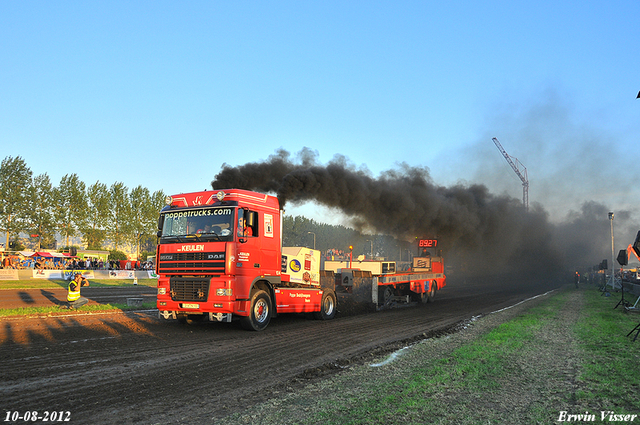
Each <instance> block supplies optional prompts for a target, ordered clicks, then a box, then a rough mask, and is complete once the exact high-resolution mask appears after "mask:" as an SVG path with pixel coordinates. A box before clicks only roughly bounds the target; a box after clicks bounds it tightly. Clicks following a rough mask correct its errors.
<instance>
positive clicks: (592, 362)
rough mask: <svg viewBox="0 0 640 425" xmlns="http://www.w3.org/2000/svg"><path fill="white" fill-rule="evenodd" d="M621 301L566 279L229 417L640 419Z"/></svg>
mask: <svg viewBox="0 0 640 425" xmlns="http://www.w3.org/2000/svg"><path fill="white" fill-rule="evenodd" d="M618 300H619V294H613V295H612V296H611V297H604V296H601V293H600V292H599V291H597V289H595V288H594V287H590V288H580V289H579V290H575V289H574V288H566V289H563V290H561V291H558V292H556V293H554V294H553V295H552V296H550V297H547V298H545V299H544V300H542V301H540V302H537V303H531V304H532V305H531V306H529V307H526V308H524V309H523V310H522V311H521V312H519V313H518V314H517V315H515V316H513V315H514V314H515V313H514V312H510V311H506V312H504V313H497V314H492V315H488V316H485V317H482V318H480V319H478V320H476V321H473V322H471V323H470V324H469V326H468V327H467V329H464V330H462V331H461V332H458V333H456V334H454V335H451V336H448V337H442V338H439V339H433V340H427V341H423V342H421V343H418V344H416V345H414V346H411V347H407V348H406V349H404V350H402V352H399V353H396V357H395V360H393V361H389V360H390V359H380V361H379V362H376V363H375V364H368V365H360V366H354V367H351V368H350V369H348V370H345V371H344V372H342V373H340V374H338V375H336V376H334V377H332V378H329V379H325V380H323V381H320V382H317V383H314V384H310V385H307V386H306V387H304V388H301V389H298V390H296V391H289V392H286V393H285V394H282V395H281V396H280V397H276V398H273V399H271V400H269V401H267V402H265V403H263V404H261V405H259V406H258V407H256V408H251V409H250V410H249V411H247V412H246V413H244V414H238V415H233V416H231V417H229V418H227V419H225V420H224V421H223V423H229V424H231V423H234V424H237V423H263V424H317V423H322V424H336V425H338V424H341V425H342V424H425V423H433V424H453V423H455V424H504V423H517V424H551V423H563V422H574V423H575V422H577V423H609V422H610V420H611V419H619V421H617V423H623V422H624V421H625V420H626V421H627V422H633V421H635V422H636V423H638V422H640V419H638V417H637V416H636V417H635V418H634V417H633V415H638V414H640V397H638V393H639V390H640V369H639V368H638V365H639V364H640V363H639V360H640V354H639V353H640V340H639V341H636V342H633V340H632V337H627V336H626V335H627V333H629V331H631V330H632V329H633V328H634V327H635V326H636V325H637V324H638V322H639V321H640V316H639V315H637V314H636V313H626V312H624V310H623V309H621V308H620V307H618V308H617V309H615V310H614V308H613V307H614V306H615V305H616V303H617V302H618ZM634 301H635V299H634ZM509 314H511V315H512V316H513V317H509ZM505 318H507V319H508V320H505ZM632 336H633V335H632ZM579 415H583V416H579ZM603 415H604V416H605V419H604V421H602V416H603ZM611 415H618V416H611ZM625 415H629V416H625Z"/></svg>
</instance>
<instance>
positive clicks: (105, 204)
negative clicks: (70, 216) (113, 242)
mask: <svg viewBox="0 0 640 425" xmlns="http://www.w3.org/2000/svg"><path fill="white" fill-rule="evenodd" d="M110 200H111V198H110V195H109V189H108V188H107V185H106V184H104V183H100V182H99V181H97V182H95V183H94V184H92V185H91V186H89V188H88V189H87V204H88V216H87V221H86V223H85V225H84V226H83V228H81V231H82V234H83V235H84V240H85V242H86V244H87V249H102V245H103V244H104V241H105V239H106V237H107V230H106V229H107V227H108V226H109V217H110Z"/></svg>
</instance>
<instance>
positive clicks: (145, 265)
mask: <svg viewBox="0 0 640 425" xmlns="http://www.w3.org/2000/svg"><path fill="white" fill-rule="evenodd" d="M0 255H1V256H2V262H1V266H0V268H2V269H14V270H23V269H36V270H153V268H154V265H153V262H151V261H143V262H141V261H135V260H122V261H121V260H109V261H104V260H103V259H102V258H99V257H87V258H64V257H41V256H35V255H34V256H32V257H26V256H21V255H18V254H0Z"/></svg>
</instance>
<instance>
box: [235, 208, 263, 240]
mask: <svg viewBox="0 0 640 425" xmlns="http://www.w3.org/2000/svg"><path fill="white" fill-rule="evenodd" d="M258 230H259V229H258V213H257V212H256V211H248V210H243V209H240V210H239V211H238V236H240V237H251V236H258Z"/></svg>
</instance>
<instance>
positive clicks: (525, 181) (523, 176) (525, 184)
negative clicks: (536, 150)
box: [493, 137, 529, 211]
mask: <svg viewBox="0 0 640 425" xmlns="http://www.w3.org/2000/svg"><path fill="white" fill-rule="evenodd" d="M493 143H495V144H496V146H497V148H498V150H499V151H500V152H501V153H502V156H504V159H506V160H507V162H508V163H509V165H510V166H511V168H512V169H513V171H514V172H515V173H516V175H517V176H518V177H520V180H521V181H522V203H523V204H524V208H525V209H526V210H527V211H529V178H528V177H527V167H525V166H524V165H523V164H522V162H520V161H518V158H515V157H511V156H509V154H508V153H507V151H505V150H504V148H503V147H502V145H501V144H500V142H499V141H498V139H497V138H495V137H494V138H493ZM512 158H513V159H512ZM514 159H515V162H514V161H513V160H514ZM520 167H522V171H520Z"/></svg>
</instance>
